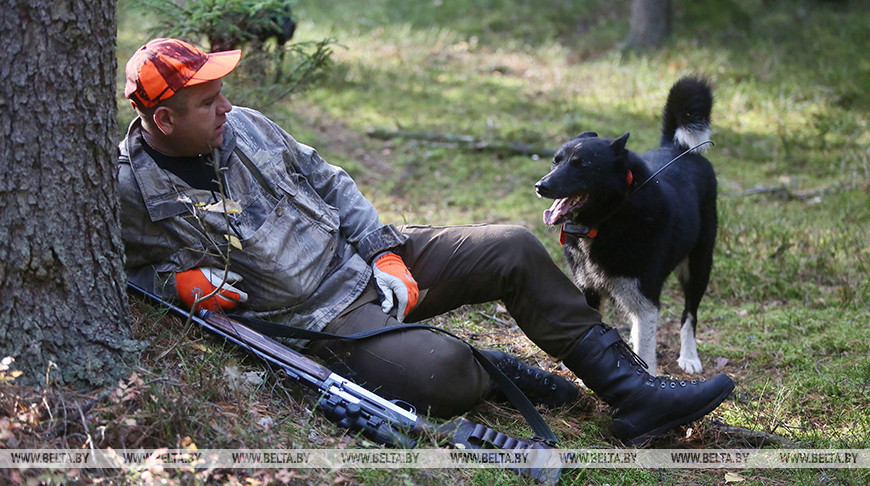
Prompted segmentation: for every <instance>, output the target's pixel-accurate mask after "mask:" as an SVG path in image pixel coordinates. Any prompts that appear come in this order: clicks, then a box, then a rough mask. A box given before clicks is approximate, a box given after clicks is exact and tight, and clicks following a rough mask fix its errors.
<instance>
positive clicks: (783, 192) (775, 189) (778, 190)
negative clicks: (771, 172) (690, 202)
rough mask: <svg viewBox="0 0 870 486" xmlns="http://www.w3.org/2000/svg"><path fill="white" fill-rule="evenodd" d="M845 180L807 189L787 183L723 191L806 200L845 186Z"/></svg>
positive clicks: (742, 194) (737, 194)
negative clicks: (737, 190) (793, 188)
mask: <svg viewBox="0 0 870 486" xmlns="http://www.w3.org/2000/svg"><path fill="white" fill-rule="evenodd" d="M845 185H846V183H845V182H835V183H833V184H829V185H827V186H823V187H817V188H815V189H807V190H805V191H792V190H791V189H789V188H788V187H786V186H785V185H779V186H756V187H753V188H751V189H746V190H743V191H739V192H726V193H722V196H723V197H735V196H751V195H754V194H771V195H773V196H774V197H780V198H785V199H797V200H801V201H805V200H807V199H812V198H815V197H819V196H823V195H825V194H828V193H830V192H833V191H835V190H838V189H841V188H843V186H845Z"/></svg>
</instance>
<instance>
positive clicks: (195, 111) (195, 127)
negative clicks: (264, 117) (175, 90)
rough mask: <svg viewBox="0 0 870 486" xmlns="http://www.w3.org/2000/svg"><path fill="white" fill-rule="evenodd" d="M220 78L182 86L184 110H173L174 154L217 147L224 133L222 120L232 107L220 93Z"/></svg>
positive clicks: (208, 150)
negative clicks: (182, 111)
mask: <svg viewBox="0 0 870 486" xmlns="http://www.w3.org/2000/svg"><path fill="white" fill-rule="evenodd" d="M222 86H223V81H221V80H220V79H216V80H214V81H208V82H205V83H202V84H197V85H194V86H188V87H187V88H184V89H185V90H186V91H187V92H186V93H185V98H186V99H185V103H186V105H187V111H186V113H179V112H178V111H175V117H174V122H173V130H172V133H171V135H170V136H169V137H168V138H170V139H171V144H172V149H173V151H174V152H176V153H175V154H170V155H198V154H207V153H211V149H212V148H214V147H220V146H221V143H223V140H224V137H223V133H224V129H225V127H224V122H226V120H227V116H226V115H227V113H229V111H230V110H232V109H233V106H232V105H231V104H230V102H229V101H228V100H227V99H226V98H225V97H224V95H223V94H221V87H222Z"/></svg>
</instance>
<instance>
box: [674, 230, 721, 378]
mask: <svg viewBox="0 0 870 486" xmlns="http://www.w3.org/2000/svg"><path fill="white" fill-rule="evenodd" d="M707 240H710V238H707ZM712 252H713V250H712V242H711V241H706V242H702V244H700V245H699V246H698V247H697V248H696V249H695V250H693V251H692V253H691V254H690V256H689V258H687V259H686V260H684V261H683V262H681V263H680V265H679V266H678V267H677V280H678V281H679V282H680V286H681V287H682V288H683V293H684V294H685V296H686V307H685V308H684V309H683V318H682V327H680V357H679V358H678V359H677V364H679V365H680V368H682V369H683V371H685V372H686V373H700V372H702V371H704V367H703V366H702V365H701V358H700V357H699V356H698V344H697V340H696V336H695V333H696V328H697V325H698V307H699V305H700V303H701V298H703V297H704V292H705V291H706V290H707V282H708V281H709V280H710V269H711V267H712V265H713V257H712Z"/></svg>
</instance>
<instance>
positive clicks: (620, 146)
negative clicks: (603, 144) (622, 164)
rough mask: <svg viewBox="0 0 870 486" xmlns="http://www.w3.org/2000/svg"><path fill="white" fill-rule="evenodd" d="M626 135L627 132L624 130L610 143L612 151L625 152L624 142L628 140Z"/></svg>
mask: <svg viewBox="0 0 870 486" xmlns="http://www.w3.org/2000/svg"><path fill="white" fill-rule="evenodd" d="M628 136H629V132H625V133H623V134H622V136H621V137H619V138H617V139H616V140H614V141H613V142H611V143H610V148H611V150H613V153H615V154H616V155H620V154H622V153H623V152H625V143H626V142H628Z"/></svg>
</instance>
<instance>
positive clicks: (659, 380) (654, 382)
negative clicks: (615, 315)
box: [614, 341, 707, 389]
mask: <svg viewBox="0 0 870 486" xmlns="http://www.w3.org/2000/svg"><path fill="white" fill-rule="evenodd" d="M614 346H616V347H617V349H618V350H619V351H620V353H621V354H622V355H623V356H625V357H626V358H627V359H628V361H629V366H631V367H633V368H634V367H637V369H636V371H637V373H638V374H644V373H646V375H647V380H646V382H647V385H649V386H653V387H659V388H661V389H667V388H670V389H676V388H677V387H685V386H687V385H690V384H691V385H697V384H698V383H703V382H705V381H707V380H706V379H705V378H701V379H700V380H691V381H686V380H675V379H673V378H671V377H667V376H656V375H653V374H652V373H649V372H648V371H646V370H647V369H648V368H649V366H647V364H646V361H644V360H643V358H641V357H640V356H638V355H637V353H635V352H634V350H633V349H631V347H630V346H629V345H628V344H627V343H626V342H625V341H617V342H616V343H614ZM617 366H619V365H617Z"/></svg>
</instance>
